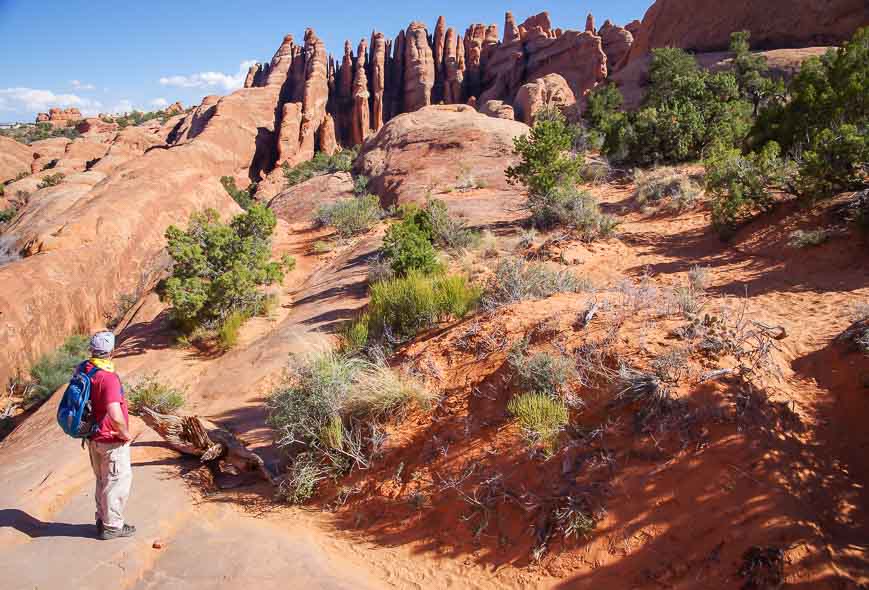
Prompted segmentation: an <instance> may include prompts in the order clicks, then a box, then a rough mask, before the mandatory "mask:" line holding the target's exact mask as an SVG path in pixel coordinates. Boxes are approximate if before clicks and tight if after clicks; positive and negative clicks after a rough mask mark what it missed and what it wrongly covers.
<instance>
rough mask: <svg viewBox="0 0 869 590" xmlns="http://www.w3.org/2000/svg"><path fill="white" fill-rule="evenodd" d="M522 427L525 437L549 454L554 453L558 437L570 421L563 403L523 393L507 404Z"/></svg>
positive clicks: (548, 397)
mask: <svg viewBox="0 0 869 590" xmlns="http://www.w3.org/2000/svg"><path fill="white" fill-rule="evenodd" d="M507 411H508V412H510V414H511V415H512V416H514V417H515V418H516V419H517V420H519V425H520V426H521V427H522V430H523V432H524V433H525V436H526V437H527V438H528V439H529V440H530V441H531V442H532V443H535V444H542V445H543V447H544V448H545V449H546V450H547V451H548V452H550V453H552V452H554V451H555V447H556V444H557V441H558V435H559V434H560V433H561V431H562V430H564V427H565V426H567V423H568V421H569V419H570V417H569V415H568V411H567V406H566V405H564V402H563V401H561V400H559V399H555V398H553V397H552V396H549V395H546V394H545V393H523V394H520V395H517V396H516V397H514V398H513V399H511V400H510V402H509V403H508V404H507Z"/></svg>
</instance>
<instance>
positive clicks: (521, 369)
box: [507, 340, 577, 395]
mask: <svg viewBox="0 0 869 590" xmlns="http://www.w3.org/2000/svg"><path fill="white" fill-rule="evenodd" d="M507 360H508V362H509V363H510V368H512V369H513V371H514V373H515V374H516V377H517V379H518V381H519V385H520V386H521V387H522V388H523V389H525V390H528V391H539V392H544V393H548V394H551V395H560V394H562V393H564V391H565V390H566V389H567V387H568V386H569V385H570V383H571V382H573V381H576V379H577V373H576V367H575V363H574V360H573V359H572V358H571V357H568V356H565V355H563V354H558V353H556V354H553V353H549V352H538V353H533V354H532V353H530V352H529V351H528V342H527V340H521V341H520V342H519V343H518V344H516V345H515V346H514V347H513V349H512V350H511V351H510V354H509V355H508V357H507Z"/></svg>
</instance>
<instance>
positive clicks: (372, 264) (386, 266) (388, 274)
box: [368, 255, 395, 285]
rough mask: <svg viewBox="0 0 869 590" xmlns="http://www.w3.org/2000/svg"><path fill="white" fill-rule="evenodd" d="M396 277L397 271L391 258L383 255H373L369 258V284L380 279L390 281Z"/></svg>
mask: <svg viewBox="0 0 869 590" xmlns="http://www.w3.org/2000/svg"><path fill="white" fill-rule="evenodd" d="M394 277H395V271H394V270H392V265H391V264H390V262H389V260H387V259H386V258H384V257H383V256H382V255H377V256H372V257H371V258H370V259H369V260H368V284H369V285H373V284H374V283H376V282H378V281H388V280H389V279H392V278H394Z"/></svg>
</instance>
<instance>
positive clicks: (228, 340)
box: [217, 310, 250, 350]
mask: <svg viewBox="0 0 869 590" xmlns="http://www.w3.org/2000/svg"><path fill="white" fill-rule="evenodd" d="M249 317H250V316H249V315H248V314H247V313H244V312H241V311H238V310H236V311H232V312H230V314H229V315H228V316H226V318H225V319H224V320H223V321H222V322H221V323H220V326H219V327H218V328H217V342H218V344H219V345H220V348H221V349H222V350H229V349H230V348H232V347H234V346H235V345H236V344H237V343H238V333H239V331H240V330H241V327H242V325H244V323H245V322H246V321H247V320H248V318H249Z"/></svg>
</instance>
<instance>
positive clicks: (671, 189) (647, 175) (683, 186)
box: [634, 168, 701, 212]
mask: <svg viewBox="0 0 869 590" xmlns="http://www.w3.org/2000/svg"><path fill="white" fill-rule="evenodd" d="M634 182H635V183H636V185H637V188H636V190H635V191H634V198H635V199H636V201H637V203H639V204H640V205H649V206H653V207H658V206H665V207H666V208H668V209H670V210H672V211H677V212H679V211H685V210H686V209H690V208H691V207H692V206H693V205H694V203H695V202H696V200H697V197H698V196H699V195H700V192H701V190H700V187H699V186H698V185H697V183H696V182H694V180H693V179H692V178H691V177H690V176H689V175H688V174H686V173H684V172H680V171H678V170H675V169H673V168H658V169H653V170H649V171H644V170H637V171H636V172H635V173H634Z"/></svg>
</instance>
